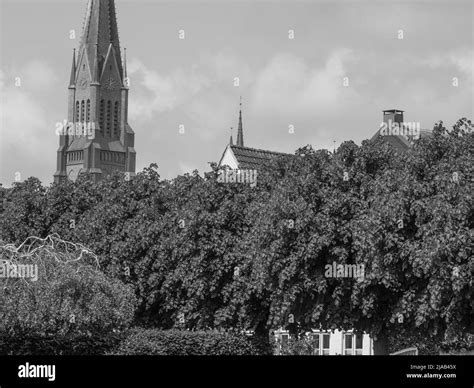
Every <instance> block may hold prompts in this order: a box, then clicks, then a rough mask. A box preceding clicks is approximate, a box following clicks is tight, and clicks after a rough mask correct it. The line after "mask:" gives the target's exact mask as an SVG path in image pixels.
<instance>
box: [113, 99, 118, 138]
mask: <svg viewBox="0 0 474 388" xmlns="http://www.w3.org/2000/svg"><path fill="white" fill-rule="evenodd" d="M118 134H119V103H118V101H115V105H114V136H118Z"/></svg>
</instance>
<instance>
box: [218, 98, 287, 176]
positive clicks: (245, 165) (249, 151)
mask: <svg viewBox="0 0 474 388" xmlns="http://www.w3.org/2000/svg"><path fill="white" fill-rule="evenodd" d="M289 155H291V154H286V153H283V152H275V151H268V150H262V149H258V148H251V147H246V146H245V145H244V131H243V125H242V103H240V110H239V124H238V128H237V144H234V142H233V139H232V134H231V136H230V140H229V144H228V145H227V147H226V148H225V150H224V152H223V154H222V156H221V159H220V161H219V166H229V167H230V168H232V169H252V170H253V169H255V170H258V168H259V167H261V166H262V165H263V164H264V163H265V162H268V161H269V160H271V159H273V158H276V157H279V156H289Z"/></svg>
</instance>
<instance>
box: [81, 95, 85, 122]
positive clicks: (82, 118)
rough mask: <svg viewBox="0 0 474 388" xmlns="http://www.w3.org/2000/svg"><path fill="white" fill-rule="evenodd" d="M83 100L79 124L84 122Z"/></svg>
mask: <svg viewBox="0 0 474 388" xmlns="http://www.w3.org/2000/svg"><path fill="white" fill-rule="evenodd" d="M84 104H85V103H84V100H82V101H81V122H84V119H85V117H84V109H85V105H84Z"/></svg>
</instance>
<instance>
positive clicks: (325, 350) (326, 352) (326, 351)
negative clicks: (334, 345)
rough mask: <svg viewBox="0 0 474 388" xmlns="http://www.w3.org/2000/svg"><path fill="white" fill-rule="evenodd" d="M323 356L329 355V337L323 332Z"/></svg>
mask: <svg viewBox="0 0 474 388" xmlns="http://www.w3.org/2000/svg"><path fill="white" fill-rule="evenodd" d="M322 336H323V348H322V351H323V356H328V355H329V339H330V334H323V335H322Z"/></svg>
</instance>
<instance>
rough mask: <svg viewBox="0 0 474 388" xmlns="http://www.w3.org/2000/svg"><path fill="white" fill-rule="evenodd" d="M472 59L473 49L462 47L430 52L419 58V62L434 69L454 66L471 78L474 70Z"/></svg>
mask: <svg viewBox="0 0 474 388" xmlns="http://www.w3.org/2000/svg"><path fill="white" fill-rule="evenodd" d="M473 59H474V50H472V49H469V48H463V49H457V50H454V51H451V52H448V53H436V54H432V55H430V56H428V57H427V58H425V59H421V60H420V61H419V63H420V64H422V65H427V66H429V67H431V68H434V69H437V68H442V67H453V66H454V67H455V68H456V69H457V70H458V71H460V72H462V73H465V74H467V75H468V76H469V77H470V78H472V76H473V72H474V61H473Z"/></svg>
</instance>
